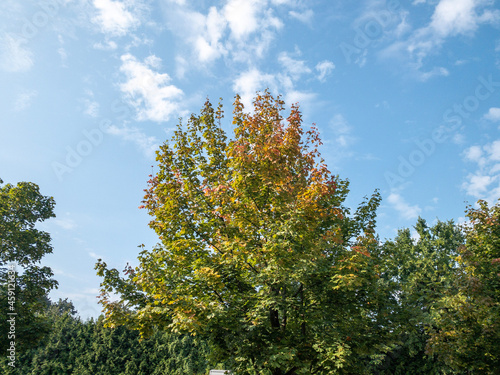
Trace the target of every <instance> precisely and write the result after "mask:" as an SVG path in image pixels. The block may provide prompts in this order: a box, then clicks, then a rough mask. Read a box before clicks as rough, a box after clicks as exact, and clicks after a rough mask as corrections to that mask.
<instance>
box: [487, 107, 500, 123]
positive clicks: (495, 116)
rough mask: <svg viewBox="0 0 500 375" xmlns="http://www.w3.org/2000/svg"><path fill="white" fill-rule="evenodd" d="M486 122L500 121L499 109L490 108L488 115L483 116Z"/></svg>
mask: <svg viewBox="0 0 500 375" xmlns="http://www.w3.org/2000/svg"><path fill="white" fill-rule="evenodd" d="M483 118H485V119H486V120H490V121H494V122H496V121H500V108H497V107H492V108H490V109H489V110H488V113H487V114H485V115H484V116H483Z"/></svg>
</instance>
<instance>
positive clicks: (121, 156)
mask: <svg viewBox="0 0 500 375" xmlns="http://www.w3.org/2000/svg"><path fill="white" fill-rule="evenodd" d="M499 28H500V5H499V3H498V2H497V1H493V0H427V1H426V0H415V1H402V0H401V1H398V0H387V1H378V0H366V1H356V2H354V1H347V0H345V1H340V0H339V1H316V0H310V1H305V0H255V1H250V0H221V1H202V0H194V1H187V0H186V1H184V0H121V1H120V0H45V1H24V2H20V1H17V0H3V2H2V6H1V8H0V82H1V84H0V99H1V100H0V114H1V115H0V116H1V117H0V135H1V136H0V177H1V178H2V179H3V180H4V181H5V182H9V183H17V182H18V181H32V182H35V183H37V184H38V185H39V186H40V188H41V190H42V193H43V194H45V195H51V196H53V197H54V198H55V200H56V214H57V218H55V219H51V220H50V221H47V222H46V223H43V224H42V225H41V226H40V227H41V228H43V229H44V230H47V231H49V232H50V233H51V235H52V238H53V245H54V253H53V254H51V255H48V256H47V257H46V259H45V263H46V264H47V265H49V266H51V267H52V268H53V270H54V272H55V277H56V279H57V280H58V281H59V284H60V287H59V289H58V290H56V291H54V292H53V293H52V294H51V297H52V298H54V299H57V298H60V297H61V298H65V297H68V298H70V299H71V300H73V302H74V303H75V305H76V307H77V309H78V310H79V312H80V314H81V315H82V316H83V317H88V316H97V315H98V314H99V311H100V307H99V306H98V305H97V304H96V301H97V300H96V295H97V294H98V288H99V278H98V277H97V276H95V271H94V264H95V262H96V260H97V259H98V258H102V259H104V260H105V261H106V262H107V263H108V265H109V266H112V267H116V268H118V269H123V267H124V266H125V264H126V263H127V262H130V263H131V264H135V263H136V261H135V259H136V257H137V254H138V252H139V250H140V249H138V247H137V246H138V245H141V244H144V245H145V246H146V248H151V247H152V246H153V245H154V244H155V243H156V241H157V239H156V236H155V235H154V233H153V232H152V230H150V229H149V228H148V226H147V223H148V221H149V218H148V216H147V213H146V212H144V210H139V209H138V206H139V205H140V204H141V199H142V196H143V189H144V188H145V187H146V181H147V179H148V175H149V174H150V173H151V172H152V171H153V172H154V167H152V166H154V164H155V161H154V152H155V150H156V148H157V147H158V145H159V144H161V143H162V142H164V141H165V140H166V139H170V137H171V136H172V129H173V128H174V127H175V125H176V124H177V123H178V121H179V120H178V119H179V117H183V118H187V117H188V116H189V114H190V113H192V112H198V111H199V110H200V108H201V107H202V105H203V103H204V101H205V99H206V98H207V97H209V98H210V99H211V100H212V102H213V103H216V102H217V101H218V100H219V98H221V97H222V98H223V103H224V105H225V108H226V114H227V116H226V120H227V121H226V123H225V124H224V127H225V129H226V130H227V131H228V132H229V134H231V131H232V127H231V123H230V114H231V111H232V108H231V104H232V102H233V98H234V95H235V93H239V94H240V95H241V96H242V98H243V100H244V103H247V104H249V103H251V98H252V97H253V95H254V94H255V92H256V91H257V90H264V89H265V88H269V89H270V90H271V91H272V92H273V93H275V94H277V93H279V94H282V95H283V98H284V99H285V101H286V103H287V104H291V103H295V102H299V104H300V106H301V109H302V111H303V114H304V123H305V125H306V126H308V125H310V124H312V123H316V125H317V127H318V128H319V131H320V133H321V137H322V140H323V142H324V146H323V147H322V150H321V151H322V156H323V157H324V159H325V160H326V162H327V164H328V166H329V169H330V170H331V171H332V172H333V173H334V174H339V175H340V176H341V177H342V178H348V179H349V180H350V182H351V194H350V196H349V198H348V205H349V206H351V207H353V208H355V207H356V205H357V204H358V203H359V202H361V200H362V199H363V197H364V196H366V195H371V194H372V192H373V191H374V190H375V189H376V188H378V189H380V191H381V193H382V196H383V202H382V205H381V207H380V209H379V215H378V232H379V234H380V236H381V238H382V239H384V238H392V237H393V236H394V235H395V234H396V233H397V229H398V228H405V227H411V226H412V225H414V224H415V222H416V219H417V217H418V216H419V215H420V216H422V217H423V218H425V219H426V220H427V221H428V222H430V223H433V222H435V221H436V219H437V218H439V219H441V220H448V219H454V220H455V221H457V222H460V221H463V220H464V210H465V208H466V205H467V204H468V203H469V204H474V202H475V201H477V199H486V200H488V201H489V202H495V201H496V199H498V198H499V197H500V137H499V126H500V70H499V68H500V34H499Z"/></svg>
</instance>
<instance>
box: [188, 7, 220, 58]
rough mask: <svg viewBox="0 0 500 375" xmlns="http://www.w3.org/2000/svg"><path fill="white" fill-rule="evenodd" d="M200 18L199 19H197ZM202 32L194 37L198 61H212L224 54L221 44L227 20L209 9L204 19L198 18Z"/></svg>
mask: <svg viewBox="0 0 500 375" xmlns="http://www.w3.org/2000/svg"><path fill="white" fill-rule="evenodd" d="M199 18H200V17H199ZM200 21H201V23H202V29H203V32H202V33H200V34H199V35H198V36H197V37H196V41H195V47H196V50H197V51H198V59H199V60H200V61H202V62H207V61H213V60H215V59H218V58H219V57H221V56H222V55H225V54H226V52H227V51H226V48H225V47H224V45H223V44H222V42H221V38H222V36H223V34H224V29H225V28H226V25H227V20H226V19H225V18H224V16H223V15H222V14H220V13H219V12H218V11H217V8H216V7H211V8H210V11H209V12H208V15H207V16H206V17H203V18H200Z"/></svg>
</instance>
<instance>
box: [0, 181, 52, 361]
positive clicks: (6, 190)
mask: <svg viewBox="0 0 500 375" xmlns="http://www.w3.org/2000/svg"><path fill="white" fill-rule="evenodd" d="M2 183H3V181H2V180H1V179H0V316H2V317H7V316H8V315H7V314H8V313H11V314H14V313H15V314H17V315H16V316H15V318H14V319H15V343H16V352H17V353H21V352H22V351H23V350H27V349H29V348H30V347H33V346H34V345H36V343H37V342H38V341H39V340H41V338H42V337H43V336H44V335H45V334H46V333H47V332H48V330H49V325H48V321H47V319H46V318H45V317H44V316H43V314H42V312H43V311H44V310H45V309H46V308H47V306H48V300H47V294H48V293H49V291H50V290H51V289H53V288H56V287H57V281H55V280H53V279H52V276H53V273H52V270H51V269H50V268H49V267H42V266H41V265H40V260H41V259H42V258H43V257H44V256H45V255H46V254H49V253H51V252H52V246H51V244H50V235H49V234H48V233H46V232H43V231H40V230H38V229H36V228H35V225H36V224H37V223H38V222H42V221H44V220H46V219H49V218H51V217H54V216H55V215H54V205H55V202H54V199H53V198H52V197H46V196H43V195H41V194H40V191H39V188H38V186H37V185H35V184H33V183H30V182H20V183H18V184H17V186H14V185H11V184H6V185H3V186H2V185H1V184H2ZM9 266H10V267H11V268H10V271H11V273H10V276H11V278H10V279H9V280H10V282H9V283H8V282H7V281H8V276H9ZM9 285H10V286H9ZM14 286H15V287H14ZM9 288H10V290H9ZM12 316H13V315H11V316H10V317H11V318H12ZM9 328H10V324H9V323H8V322H7V319H4V318H2V320H1V321H0V337H1V338H2V339H1V340H0V352H1V353H5V352H6V350H7V348H8V345H9V343H10V342H11V340H10V339H7V337H8V333H9V332H10V331H9Z"/></svg>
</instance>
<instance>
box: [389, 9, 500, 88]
mask: <svg viewBox="0 0 500 375" xmlns="http://www.w3.org/2000/svg"><path fill="white" fill-rule="evenodd" d="M421 2H422V1H417V2H414V4H417V3H421ZM491 4H492V2H491V1H489V0H440V1H439V3H438V4H437V5H436V7H435V9H434V13H433V15H432V17H431V19H430V21H429V23H428V24H427V25H426V26H424V27H421V28H419V29H416V30H414V31H413V33H411V34H410V35H409V37H408V38H406V39H405V40H399V41H397V42H395V43H393V44H392V45H390V46H389V47H387V48H386V49H385V50H384V51H383V52H382V53H381V55H382V57H386V58H392V59H393V58H399V59H403V60H407V61H408V65H409V66H410V67H411V68H412V69H413V71H414V72H416V73H417V76H418V77H419V78H420V79H422V80H426V79H429V78H430V77H433V76H440V75H441V76H443V75H444V76H446V75H448V71H447V70H446V69H445V68H443V67H432V68H430V70H429V69H427V71H425V70H426V69H425V68H424V65H425V61H424V60H425V59H426V58H427V57H428V56H429V55H431V54H436V53H438V52H439V50H440V49H441V47H442V45H443V44H444V43H445V42H446V40H447V39H448V38H451V37H455V36H458V35H473V34H474V33H475V32H476V30H477V29H478V28H479V26H481V25H482V24H487V23H492V22H495V21H498V20H500V11H498V10H495V9H492V8H491V7H490V6H491Z"/></svg>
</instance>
